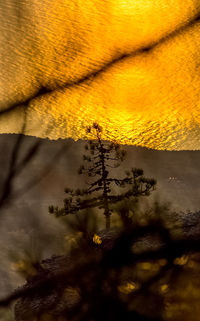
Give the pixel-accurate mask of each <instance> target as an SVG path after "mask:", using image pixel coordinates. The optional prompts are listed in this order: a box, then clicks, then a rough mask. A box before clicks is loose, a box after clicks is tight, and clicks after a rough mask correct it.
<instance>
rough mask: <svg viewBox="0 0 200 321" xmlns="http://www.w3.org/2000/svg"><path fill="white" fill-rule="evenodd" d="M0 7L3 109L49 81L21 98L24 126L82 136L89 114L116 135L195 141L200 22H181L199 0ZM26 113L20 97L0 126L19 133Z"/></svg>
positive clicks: (163, 142)
mask: <svg viewBox="0 0 200 321" xmlns="http://www.w3.org/2000/svg"><path fill="white" fill-rule="evenodd" d="M0 8H1V9H2V10H1V15H2V17H1V20H2V24H1V27H0V28H1V30H0V35H1V49H0V53H1V57H2V59H1V66H0V70H1V71H0V72H1V78H0V79H1V86H0V90H1V92H0V99H1V108H2V110H4V109H6V108H8V106H10V105H12V103H15V102H18V103H19V105H20V102H21V101H22V100H26V99H29V97H30V96H32V95H34V93H36V92H37V91H38V90H39V89H40V87H41V86H43V87H45V88H47V89H48V90H52V91H51V93H49V94H48V95H43V96H40V97H38V98H36V99H32V100H31V101H30V102H29V104H28V105H27V106H25V110H26V112H27V114H26V115H27V118H26V129H25V133H26V134H28V135H34V136H38V137H48V138H51V139H58V138H60V137H61V138H66V137H72V138H74V139H79V138H84V137H85V127H86V126H88V125H89V124H91V123H92V122H93V121H95V122H99V123H100V125H101V126H103V128H104V138H106V139H116V140H118V141H119V142H120V143H123V144H137V145H141V146H147V147H150V148H156V149H199V148H200V103H199V95H200V94H199V92H200V90H199V89H200V72H199V71H200V70H199V66H200V65H199V61H200V50H199V47H200V24H199V23H198V22H196V23H194V24H192V25H191V26H188V27H187V26H186V25H188V24H189V22H190V21H192V20H193V19H194V18H195V17H196V16H197V15H198V13H199V12H200V3H199V1H195V0H185V1H181V0H137V1H136V0H135V1H132V0H130V1H123V0H107V1H102V0H101V1H100V0H95V1H94V0H87V2H85V1H83V0H79V1H78V0H74V1H66V0H62V1H58V0H55V1H53V2H52V1H51V0H44V1H40V0H34V1H31V4H30V1H28V0H25V1H24V2H23V4H16V6H15V2H14V0H9V1H7V2H6V3H5V4H0ZM175 30H179V31H178V32H176V33H174V31H175ZM168 35H171V36H169V37H167V36H168ZM151 45H153V48H152V49H151V50H150V51H146V52H142V51H141V50H140V49H142V48H144V47H148V46H151ZM121 55H127V56H126V58H124V59H119V60H118V61H117V60H116V61H115V63H111V64H110V62H112V61H113V59H117V58H119V57H120V56H121ZM97 71H100V72H99V73H98V74H95V72H97ZM92 73H94V75H93V77H87V76H88V74H89V75H90V74H92ZM84 78H85V80H84ZM80 80H81V81H80ZM74 82H76V85H73V83H74ZM23 119H24V118H23V108H22V107H19V108H16V109H15V110H13V111H12V112H9V113H8V114H3V115H1V116H0V132H1V133H9V132H15V133H19V132H20V131H21V130H22V122H23Z"/></svg>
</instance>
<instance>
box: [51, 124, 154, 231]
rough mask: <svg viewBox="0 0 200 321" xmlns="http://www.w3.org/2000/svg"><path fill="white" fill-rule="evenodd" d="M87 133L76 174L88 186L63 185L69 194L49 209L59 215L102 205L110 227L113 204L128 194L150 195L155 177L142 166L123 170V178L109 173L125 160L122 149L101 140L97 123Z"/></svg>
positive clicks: (100, 130)
mask: <svg viewBox="0 0 200 321" xmlns="http://www.w3.org/2000/svg"><path fill="white" fill-rule="evenodd" d="M87 133H88V134H93V136H94V137H95V140H90V141H89V142H88V144H86V145H85V149H86V151H87V152H88V153H87V155H83V159H84V161H85V164H84V165H82V166H81V168H80V169H79V174H85V175H87V177H88V178H89V179H90V181H89V182H88V185H89V187H88V188H87V189H82V190H81V189H77V190H75V191H74V190H72V189H69V188H66V189H65V192H66V193H67V194H68V197H67V198H65V200H64V207H63V208H61V209H59V208H58V207H55V206H50V207H49V212H50V213H52V214H55V215H56V216H62V215H67V214H73V213H77V212H78V211H80V210H83V209H88V208H100V209H103V213H104V215H105V218H106V228H110V216H111V213H112V205H113V204H116V203H118V202H121V201H123V200H125V199H130V198H131V197H139V196H146V195H149V194H150V192H151V191H152V190H153V189H154V188H155V185H156V181H155V179H149V178H146V177H144V176H143V170H142V169H137V168H132V169H131V170H130V171H126V176H125V177H123V178H116V177H112V176H111V173H110V172H111V168H116V167H118V166H120V164H121V162H122V161H123V160H124V157H125V151H124V150H122V149H121V148H120V145H119V144H117V143H114V142H111V143H107V142H103V141H102V138H101V133H102V128H101V127H100V126H99V125H98V124H96V123H94V124H93V126H92V127H88V128H87ZM115 186H117V187H120V188H123V189H124V190H125V191H124V192H121V191H120V192H118V191H117V193H116V192H115V193H114V192H113V188H114V187H115ZM118 190H119V189H118ZM91 195H94V196H93V197H92V196H91Z"/></svg>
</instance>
